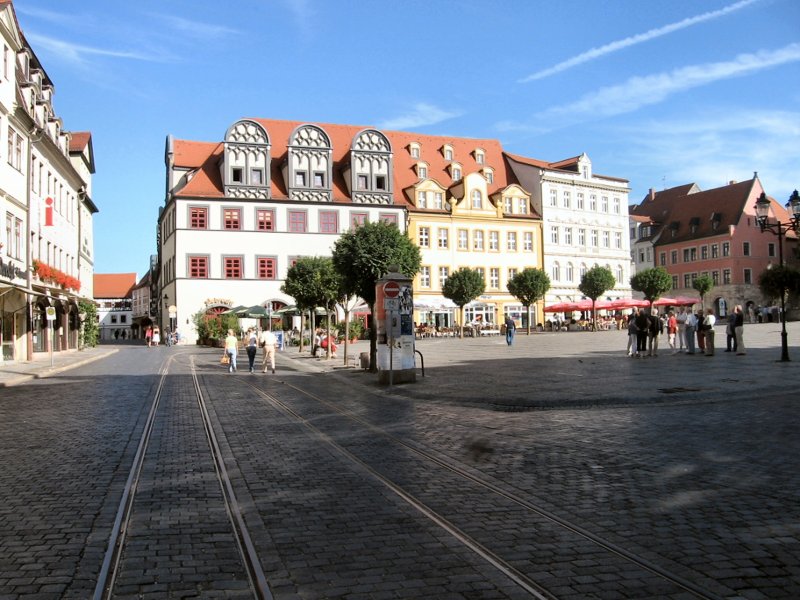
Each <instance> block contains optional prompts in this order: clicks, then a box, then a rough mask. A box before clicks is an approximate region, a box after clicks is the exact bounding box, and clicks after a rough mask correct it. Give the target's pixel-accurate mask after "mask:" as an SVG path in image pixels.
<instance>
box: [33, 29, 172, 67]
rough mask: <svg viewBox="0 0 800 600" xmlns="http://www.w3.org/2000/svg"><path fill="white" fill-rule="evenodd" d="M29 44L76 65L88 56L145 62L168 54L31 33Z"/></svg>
mask: <svg viewBox="0 0 800 600" xmlns="http://www.w3.org/2000/svg"><path fill="white" fill-rule="evenodd" d="M26 37H27V38H28V41H29V42H31V45H32V46H33V47H34V48H36V49H37V51H38V50H43V51H44V52H49V53H50V54H51V55H53V57H55V58H58V59H60V60H63V61H66V62H69V63H72V64H75V65H78V66H86V65H87V63H88V62H89V57H90V56H106V57H111V58H124V59H129V60H139V61H146V62H167V61H169V60H171V59H170V57H169V56H167V55H164V54H160V55H159V54H146V53H142V52H136V51H129V50H109V49H106V48H96V47H93V46H84V45H82V44H74V43H72V42H67V41H64V40H59V39H56V38H53V37H49V36H45V35H39V34H36V33H31V34H28V35H27V36H26Z"/></svg>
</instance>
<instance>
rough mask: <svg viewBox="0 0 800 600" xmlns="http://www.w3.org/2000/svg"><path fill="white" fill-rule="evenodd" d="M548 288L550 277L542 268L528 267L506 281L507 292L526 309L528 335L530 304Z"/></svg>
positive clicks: (540, 297) (539, 298)
mask: <svg viewBox="0 0 800 600" xmlns="http://www.w3.org/2000/svg"><path fill="white" fill-rule="evenodd" d="M549 289H550V278H549V277H548V276H547V273H545V272H544V271H543V270H542V269H534V268H532V267H529V268H527V269H524V270H523V271H520V272H519V273H517V274H516V275H514V277H512V278H511V280H510V281H509V282H508V293H509V294H511V295H512V296H514V297H515V298H516V299H517V300H519V301H520V302H521V303H522V305H523V306H524V307H525V308H526V310H527V311H528V335H530V334H531V304H535V303H536V302H537V301H538V300H541V299H542V298H544V295H545V294H546V293H547V290H549Z"/></svg>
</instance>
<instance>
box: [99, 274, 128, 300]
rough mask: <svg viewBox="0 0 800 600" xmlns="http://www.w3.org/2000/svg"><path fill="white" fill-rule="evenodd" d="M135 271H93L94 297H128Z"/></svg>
mask: <svg viewBox="0 0 800 600" xmlns="http://www.w3.org/2000/svg"><path fill="white" fill-rule="evenodd" d="M135 286H136V273H95V275H94V298H95V299H99V298H130V297H131V293H132V290H133V288H134V287H135Z"/></svg>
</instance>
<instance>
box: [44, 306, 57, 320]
mask: <svg viewBox="0 0 800 600" xmlns="http://www.w3.org/2000/svg"><path fill="white" fill-rule="evenodd" d="M44 313H45V315H47V320H48V321H55V320H56V309H55V307H54V306H48V307H46V308H45V309H44Z"/></svg>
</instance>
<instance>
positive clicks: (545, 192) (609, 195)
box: [506, 153, 632, 304]
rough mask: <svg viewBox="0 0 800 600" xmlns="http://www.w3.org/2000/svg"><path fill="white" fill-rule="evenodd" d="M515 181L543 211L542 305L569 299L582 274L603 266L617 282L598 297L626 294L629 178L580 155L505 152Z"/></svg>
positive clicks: (628, 290) (575, 293) (579, 295)
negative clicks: (551, 157) (603, 170)
mask: <svg viewBox="0 0 800 600" xmlns="http://www.w3.org/2000/svg"><path fill="white" fill-rule="evenodd" d="M506 157H507V159H508V163H509V165H510V168H511V170H512V171H513V172H514V174H515V175H516V177H517V179H518V180H519V181H520V184H521V185H522V186H523V187H524V188H526V189H529V190H531V192H532V194H533V198H532V202H533V209H534V210H535V211H537V212H538V213H539V214H541V215H542V235H543V236H544V264H545V271H546V272H547V274H548V275H549V277H550V284H551V285H550V290H549V292H548V293H547V296H546V303H547V304H551V303H555V302H562V301H566V302H574V301H577V300H581V299H582V298H583V294H582V293H581V292H580V290H578V285H579V284H580V282H581V279H582V277H583V275H584V274H585V273H586V271H588V270H589V269H591V268H592V267H593V266H595V265H599V266H601V267H607V268H608V269H610V270H611V273H612V274H613V275H614V278H615V279H616V285H615V286H614V288H613V289H611V290H608V291H607V292H606V294H605V295H604V296H603V297H602V299H607V300H616V299H620V298H630V297H631V286H630V276H631V274H632V273H631V255H630V244H629V238H628V193H629V191H630V190H629V187H628V180H627V179H621V178H619V177H610V176H608V175H599V174H597V173H595V172H594V170H593V167H592V162H591V160H589V157H588V156H587V155H586V154H585V153H584V154H581V155H580V156H576V157H573V158H569V159H565V160H562V161H558V162H545V161H540V160H534V159H530V158H525V157H522V156H516V155H511V154H507V155H506Z"/></svg>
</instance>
